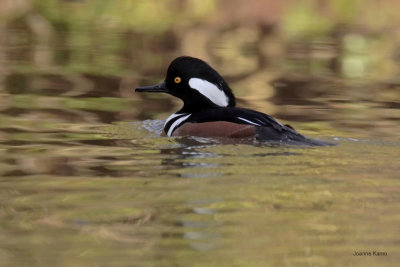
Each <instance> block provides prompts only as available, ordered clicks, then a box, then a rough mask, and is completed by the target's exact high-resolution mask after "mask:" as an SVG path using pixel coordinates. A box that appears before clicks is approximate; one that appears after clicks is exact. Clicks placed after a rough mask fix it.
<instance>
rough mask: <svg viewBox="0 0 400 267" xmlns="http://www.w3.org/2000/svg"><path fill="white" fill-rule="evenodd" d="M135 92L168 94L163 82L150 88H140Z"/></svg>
mask: <svg viewBox="0 0 400 267" xmlns="http://www.w3.org/2000/svg"><path fill="white" fill-rule="evenodd" d="M135 92H163V93H168V92H169V91H168V89H167V87H166V86H165V82H162V83H159V84H156V85H152V86H142V87H138V88H136V89H135Z"/></svg>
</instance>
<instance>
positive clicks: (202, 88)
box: [135, 56, 235, 112]
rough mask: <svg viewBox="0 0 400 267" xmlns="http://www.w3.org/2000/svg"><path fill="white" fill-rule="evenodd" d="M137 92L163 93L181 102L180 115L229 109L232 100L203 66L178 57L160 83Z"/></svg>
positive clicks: (218, 77)
mask: <svg viewBox="0 0 400 267" xmlns="http://www.w3.org/2000/svg"><path fill="white" fill-rule="evenodd" d="M135 91H137V92H163V93H168V94H171V95H173V96H176V97H178V98H180V99H182V101H183V103H184V106H183V108H182V110H181V111H185V112H191V111H196V110H200V109H206V108H215V107H233V106H235V96H234V95H233V93H232V90H231V89H230V88H229V86H228V84H227V83H226V81H225V80H224V79H223V78H222V77H221V75H219V74H218V72H216V71H215V70H214V69H213V68H212V67H211V66H210V65H208V64H207V63H206V62H204V61H202V60H200V59H198V58H193V57H186V56H185V57H178V58H176V59H174V60H173V61H172V62H171V64H170V65H169V67H168V71H167V76H166V78H165V80H164V81H163V82H162V83H159V84H156V85H153V86H144V87H138V88H136V90H135Z"/></svg>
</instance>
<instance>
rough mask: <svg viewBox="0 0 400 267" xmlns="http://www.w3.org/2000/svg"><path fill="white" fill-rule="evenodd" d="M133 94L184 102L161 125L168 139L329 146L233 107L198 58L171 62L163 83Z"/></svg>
mask: <svg viewBox="0 0 400 267" xmlns="http://www.w3.org/2000/svg"><path fill="white" fill-rule="evenodd" d="M135 91H137V92H163V93H168V94H171V95H173V96H175V97H178V98H180V99H181V100H182V101H183V107H182V108H181V109H180V110H179V111H177V112H176V113H174V114H172V115H171V116H169V117H168V119H167V120H166V122H165V124H164V132H165V133H166V135H167V136H187V135H190V136H201V137H229V138H245V137H255V138H256V139H257V140H260V141H272V142H280V143H286V144H303V145H316V146H323V145H332V144H331V143H328V142H323V141H319V140H313V139H309V138H307V137H305V136H303V135H301V134H299V133H298V132H297V131H296V130H294V129H293V128H292V127H291V126H289V125H283V124H281V123H279V122H278V121H276V120H275V119H274V118H273V117H271V116H269V115H267V114H264V113H261V112H258V111H254V110H251V109H245V108H239V107H235V104H236V101H235V96H234V95H233V93H232V90H231V89H230V88H229V86H228V84H227V82H226V81H225V80H224V79H223V78H222V77H221V76H220V75H219V74H218V72H216V71H215V70H214V69H213V68H212V67H211V66H210V65H208V64H207V63H206V62H204V61H202V60H200V59H198V58H193V57H188V56H183V57H178V58H176V59H174V60H173V61H172V62H171V64H170V65H169V67H168V71H167V77H166V78H165V80H164V81H163V82H162V83H159V84H156V85H154V86H144V87H138V88H136V90H135Z"/></svg>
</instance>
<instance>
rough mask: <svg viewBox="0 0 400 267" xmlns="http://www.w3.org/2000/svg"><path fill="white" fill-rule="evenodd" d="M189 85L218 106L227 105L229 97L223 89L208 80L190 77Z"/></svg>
mask: <svg viewBox="0 0 400 267" xmlns="http://www.w3.org/2000/svg"><path fill="white" fill-rule="evenodd" d="M189 86H190V87H191V88H193V89H194V90H196V91H198V92H199V93H200V94H202V95H204V96H205V97H207V98H208V99H210V100H211V102H213V103H214V104H216V105H218V106H220V107H227V106H228V104H229V98H228V96H227V95H226V94H225V93H224V91H222V90H221V89H219V88H218V87H217V86H216V85H215V84H213V83H210V82H209V81H206V80H203V79H199V78H191V79H190V80H189Z"/></svg>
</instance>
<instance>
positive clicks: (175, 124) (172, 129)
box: [167, 114, 192, 136]
mask: <svg viewBox="0 0 400 267" xmlns="http://www.w3.org/2000/svg"><path fill="white" fill-rule="evenodd" d="M190 115H192V114H188V115H186V116H183V117H181V118H179V119H177V120H176V121H174V123H172V125H171V126H170V127H169V130H168V133H167V135H168V136H171V135H172V133H173V132H174V129H175V128H176V127H177V126H179V124H180V123H181V122H183V121H184V120H186V119H187V118H189V116H190Z"/></svg>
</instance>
